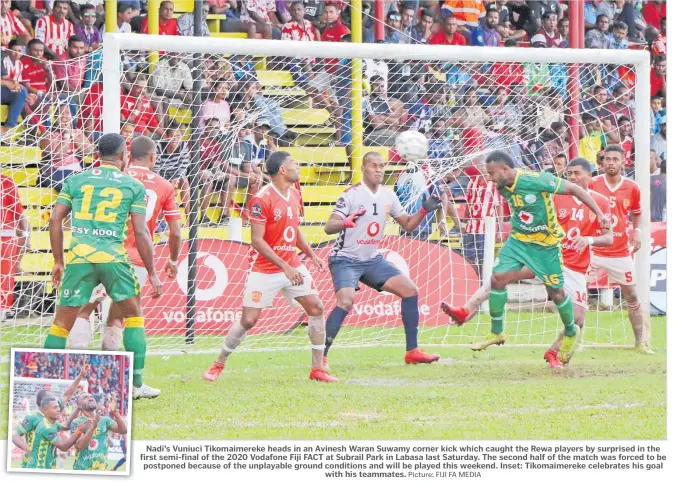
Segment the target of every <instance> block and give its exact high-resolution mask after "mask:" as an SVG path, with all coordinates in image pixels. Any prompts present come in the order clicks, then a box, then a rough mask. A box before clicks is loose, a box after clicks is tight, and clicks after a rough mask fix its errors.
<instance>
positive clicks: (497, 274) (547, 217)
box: [472, 151, 610, 363]
mask: <svg viewBox="0 0 673 484" xmlns="http://www.w3.org/2000/svg"><path fill="white" fill-rule="evenodd" d="M486 169H487V170H488V174H489V177H490V178H491V179H492V180H493V181H494V182H495V183H496V185H497V186H498V191H499V192H500V194H501V195H502V196H503V197H504V198H505V199H506V200H507V202H508V203H509V206H510V210H511V213H512V216H511V222H512V231H511V233H510V236H509V238H508V239H507V241H506V242H505V244H504V245H503V247H502V249H501V250H500V253H499V254H498V258H497V259H496V261H495V267H494V268H493V275H492V276H491V292H490V294H489V297H488V304H489V310H490V314H491V334H490V335H489V336H488V337H487V339H486V341H484V342H481V343H477V344H475V345H474V346H472V349H473V350H475V351H480V350H484V349H486V348H488V347H489V346H491V345H501V344H503V343H504V342H505V340H506V339H507V335H506V334H505V332H504V312H505V304H506V303H507V285H509V284H512V283H513V282H516V281H518V280H519V279H520V272H519V271H520V270H521V269H522V268H523V267H524V266H525V267H528V268H529V269H530V270H531V271H533V273H534V274H535V275H536V276H537V277H538V278H539V279H540V280H541V281H542V282H543V283H544V285H545V288H546V289H547V294H549V297H550V298H551V300H552V301H554V304H556V308H557V309H558V312H559V315H560V317H561V321H562V322H563V326H564V333H563V334H564V336H563V343H562V344H561V349H560V351H559V359H560V360H561V362H563V363H567V362H568V361H569V360H570V357H571V356H572V352H573V351H574V347H575V342H576V340H577V328H576V326H575V323H574V315H573V304H572V301H571V300H570V298H569V297H567V296H566V294H565V292H564V291H563V271H562V269H561V267H562V264H563V261H562V258H561V242H562V240H563V237H564V235H565V234H564V232H563V228H562V227H561V224H559V222H558V220H557V218H556V209H555V208H554V203H553V198H552V197H553V195H554V194H555V193H562V194H566V195H573V196H574V197H575V198H577V199H578V200H579V201H580V202H582V203H584V204H585V205H586V206H587V207H589V209H591V211H592V212H594V213H595V214H596V216H597V217H598V221H599V223H600V226H601V228H604V229H609V228H610V221H609V220H608V218H607V217H606V216H605V215H603V212H601V209H600V208H599V207H598V205H596V202H595V201H594V200H593V198H591V196H590V195H589V193H588V192H586V191H585V190H582V189H581V188H580V187H579V186H577V185H575V184H574V183H570V182H568V181H566V180H563V179H561V178H557V177H555V176H554V175H552V174H550V173H545V172H534V171H529V170H523V169H520V168H514V162H513V161H512V159H511V158H510V157H509V155H508V154H507V153H504V152H502V151H494V152H493V153H491V154H490V155H489V156H488V157H487V158H486Z"/></svg>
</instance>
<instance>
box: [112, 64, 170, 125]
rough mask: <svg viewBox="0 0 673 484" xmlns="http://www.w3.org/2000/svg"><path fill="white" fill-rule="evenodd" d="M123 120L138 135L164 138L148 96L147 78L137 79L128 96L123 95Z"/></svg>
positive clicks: (140, 77)
mask: <svg viewBox="0 0 673 484" xmlns="http://www.w3.org/2000/svg"><path fill="white" fill-rule="evenodd" d="M120 114H121V120H122V121H124V122H129V123H131V124H133V125H134V126H135V133H136V134H139V135H140V134H151V135H155V136H163V134H164V130H163V128H162V127H161V125H160V123H159V118H158V117H157V113H156V111H155V110H154V107H153V106H152V103H151V102H150V98H149V97H148V96H147V78H145V77H144V76H138V77H136V80H135V82H134V83H133V86H132V87H131V90H130V92H129V94H128V95H126V96H124V95H122V99H121V113H120Z"/></svg>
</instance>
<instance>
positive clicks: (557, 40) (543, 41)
mask: <svg viewBox="0 0 673 484" xmlns="http://www.w3.org/2000/svg"><path fill="white" fill-rule="evenodd" d="M557 19H558V17H557V16H556V14H554V13H553V12H551V11H546V12H544V13H543V14H542V27H540V30H538V31H537V33H536V34H535V35H533V37H532V38H531V39H530V43H531V44H532V45H533V47H537V46H538V44H540V45H543V46H544V47H547V48H554V47H561V43H562V42H563V38H562V37H561V34H559V33H558V30H556V23H557Z"/></svg>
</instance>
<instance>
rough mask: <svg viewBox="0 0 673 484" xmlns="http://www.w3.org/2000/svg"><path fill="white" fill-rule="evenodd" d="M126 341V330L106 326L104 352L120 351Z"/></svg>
mask: <svg viewBox="0 0 673 484" xmlns="http://www.w3.org/2000/svg"><path fill="white" fill-rule="evenodd" d="M123 340H124V330H123V329H122V328H120V327H119V326H106V327H105V331H104V332H103V351H119V349H120V348H121V346H122V341H123Z"/></svg>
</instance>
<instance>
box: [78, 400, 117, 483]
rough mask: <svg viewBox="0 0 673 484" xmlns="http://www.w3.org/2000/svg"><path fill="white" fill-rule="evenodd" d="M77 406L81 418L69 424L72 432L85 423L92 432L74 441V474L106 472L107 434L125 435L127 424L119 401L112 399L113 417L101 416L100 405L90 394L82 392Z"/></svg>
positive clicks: (89, 431) (111, 411) (111, 409)
mask: <svg viewBox="0 0 673 484" xmlns="http://www.w3.org/2000/svg"><path fill="white" fill-rule="evenodd" d="M77 407H78V408H79V410H80V413H81V416H80V417H78V418H76V419H75V420H74V421H73V422H72V423H71V424H70V431H71V432H76V429H77V428H78V427H79V426H80V425H82V424H83V423H85V422H90V423H91V425H90V426H89V429H88V430H87V431H86V432H85V433H84V434H82V435H80V436H79V438H78V439H77V440H76V441H75V449H77V450H76V451H75V463H74V464H73V466H72V468H73V470H75V471H104V470H107V453H108V433H109V432H113V433H118V434H122V435H123V434H126V422H125V421H124V418H123V417H122V416H121V414H120V413H119V411H118V410H117V402H116V401H115V400H114V399H113V400H110V413H111V414H112V418H110V417H108V416H106V415H102V413H101V412H99V411H98V410H97V407H98V404H97V403H96V400H95V399H94V397H93V396H92V395H91V394H90V393H82V394H80V396H79V397H77Z"/></svg>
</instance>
